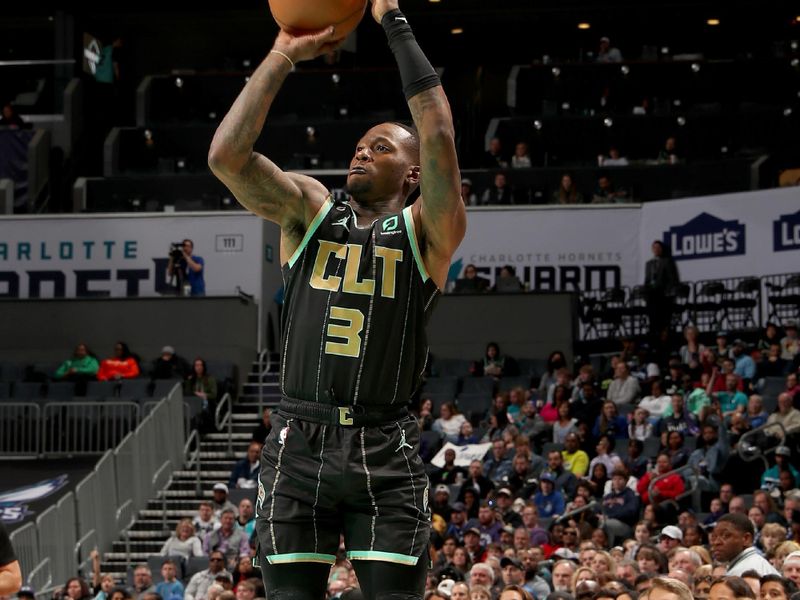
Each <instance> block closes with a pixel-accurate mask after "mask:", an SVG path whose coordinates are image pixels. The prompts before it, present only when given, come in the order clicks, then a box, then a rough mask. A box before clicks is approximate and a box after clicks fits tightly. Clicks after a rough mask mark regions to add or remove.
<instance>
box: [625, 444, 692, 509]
mask: <svg viewBox="0 0 800 600" xmlns="http://www.w3.org/2000/svg"><path fill="white" fill-rule="evenodd" d="M671 470H672V464H671V462H670V457H669V454H667V453H666V452H661V453H660V454H659V455H658V458H657V459H656V469H655V471H648V472H647V473H645V475H644V477H642V478H641V479H640V480H639V483H638V484H637V485H636V491H638V492H639V496H640V497H641V498H642V502H643V503H644V504H648V503H650V502H652V503H653V504H658V503H659V502H661V501H662V500H674V499H675V498H677V497H678V496H680V495H681V494H682V493H683V492H684V490H685V489H686V488H685V486H684V483H683V477H681V476H680V475H678V474H677V473H675V474H673V475H670V476H669V477H665V478H664V479H662V480H660V481H658V482H657V483H656V484H655V487H654V489H653V497H652V498H650V495H649V493H648V491H647V488H648V487H649V486H650V481H651V480H652V479H655V478H656V477H659V476H661V475H664V474H666V473H669V472H670V471H671Z"/></svg>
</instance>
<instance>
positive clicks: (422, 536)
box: [256, 411, 431, 565]
mask: <svg viewBox="0 0 800 600" xmlns="http://www.w3.org/2000/svg"><path fill="white" fill-rule="evenodd" d="M428 485H429V484H428V476H427V474H426V472H425V466H424V464H423V462H422V459H421V458H420V457H419V429H418V426H417V422H416V420H415V419H414V418H413V417H409V416H406V417H404V418H402V419H400V420H398V421H393V422H388V423H383V424H381V425H379V426H372V427H347V426H340V425H333V424H321V423H316V422H310V421H308V420H304V419H302V418H299V417H293V416H288V415H286V414H284V413H282V412H281V411H275V412H273V414H272V432H271V433H270V434H269V436H268V437H267V440H266V443H265V445H264V449H263V451H262V454H261V475H260V478H259V486H258V498H257V500H256V530H257V532H258V540H259V547H260V550H259V556H258V560H259V561H266V562H267V563H269V564H272V565H277V564H286V563H297V562H321V563H328V564H333V563H334V561H335V560H336V552H337V550H338V548H339V536H340V534H342V533H343V534H344V541H345V548H346V550H347V556H348V558H349V559H350V560H378V561H387V562H392V563H397V564H403V565H416V564H417V561H418V560H419V559H420V557H422V556H425V557H427V548H428V541H429V538H430V521H431V515H430V511H429V510H428V491H429V490H428ZM425 560H427V558H426V559H425Z"/></svg>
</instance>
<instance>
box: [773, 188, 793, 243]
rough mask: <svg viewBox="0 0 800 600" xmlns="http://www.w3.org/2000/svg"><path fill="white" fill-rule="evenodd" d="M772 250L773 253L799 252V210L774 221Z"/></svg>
mask: <svg viewBox="0 0 800 600" xmlns="http://www.w3.org/2000/svg"><path fill="white" fill-rule="evenodd" d="M798 202H800V200H798ZM772 249H773V250H774V251H775V252H784V251H786V250H800V210H798V211H797V212H796V213H792V214H789V215H781V216H780V217H779V218H778V219H777V220H776V221H774V223H773V229H772Z"/></svg>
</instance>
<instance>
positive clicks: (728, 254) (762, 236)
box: [640, 187, 800, 281]
mask: <svg viewBox="0 0 800 600" xmlns="http://www.w3.org/2000/svg"><path fill="white" fill-rule="evenodd" d="M798 208H800V188H796V187H794V188H782V189H772V190H763V191H757V192H742V193H737V194H724V195H719V196H704V197H700V198H686V199H683V200H671V201H667V202H652V203H648V204H645V205H643V206H642V224H641V247H640V253H641V255H642V258H643V261H646V260H647V259H649V258H650V257H651V256H652V254H651V250H650V246H651V244H652V242H653V241H654V240H660V241H662V242H664V243H665V244H667V245H668V246H669V247H670V249H671V250H672V255H673V256H674V258H675V261H676V262H677V265H678V272H679V273H680V277H681V280H683V281H698V280H703V279H722V278H726V277H742V276H747V275H754V276H763V275H776V274H780V273H793V272H797V271H798V270H800V210H798Z"/></svg>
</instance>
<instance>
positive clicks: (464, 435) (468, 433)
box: [455, 420, 480, 446]
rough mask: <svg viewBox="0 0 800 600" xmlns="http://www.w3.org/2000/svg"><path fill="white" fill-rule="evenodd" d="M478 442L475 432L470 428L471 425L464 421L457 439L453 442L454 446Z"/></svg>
mask: <svg viewBox="0 0 800 600" xmlns="http://www.w3.org/2000/svg"><path fill="white" fill-rule="evenodd" d="M478 442H480V439H478V436H477V435H476V434H475V430H474V429H473V428H472V423H470V422H469V421H466V420H465V421H464V422H463V423H462V424H461V429H460V430H459V432H458V439H456V441H455V445H456V446H466V445H468V444H477V443H478Z"/></svg>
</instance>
